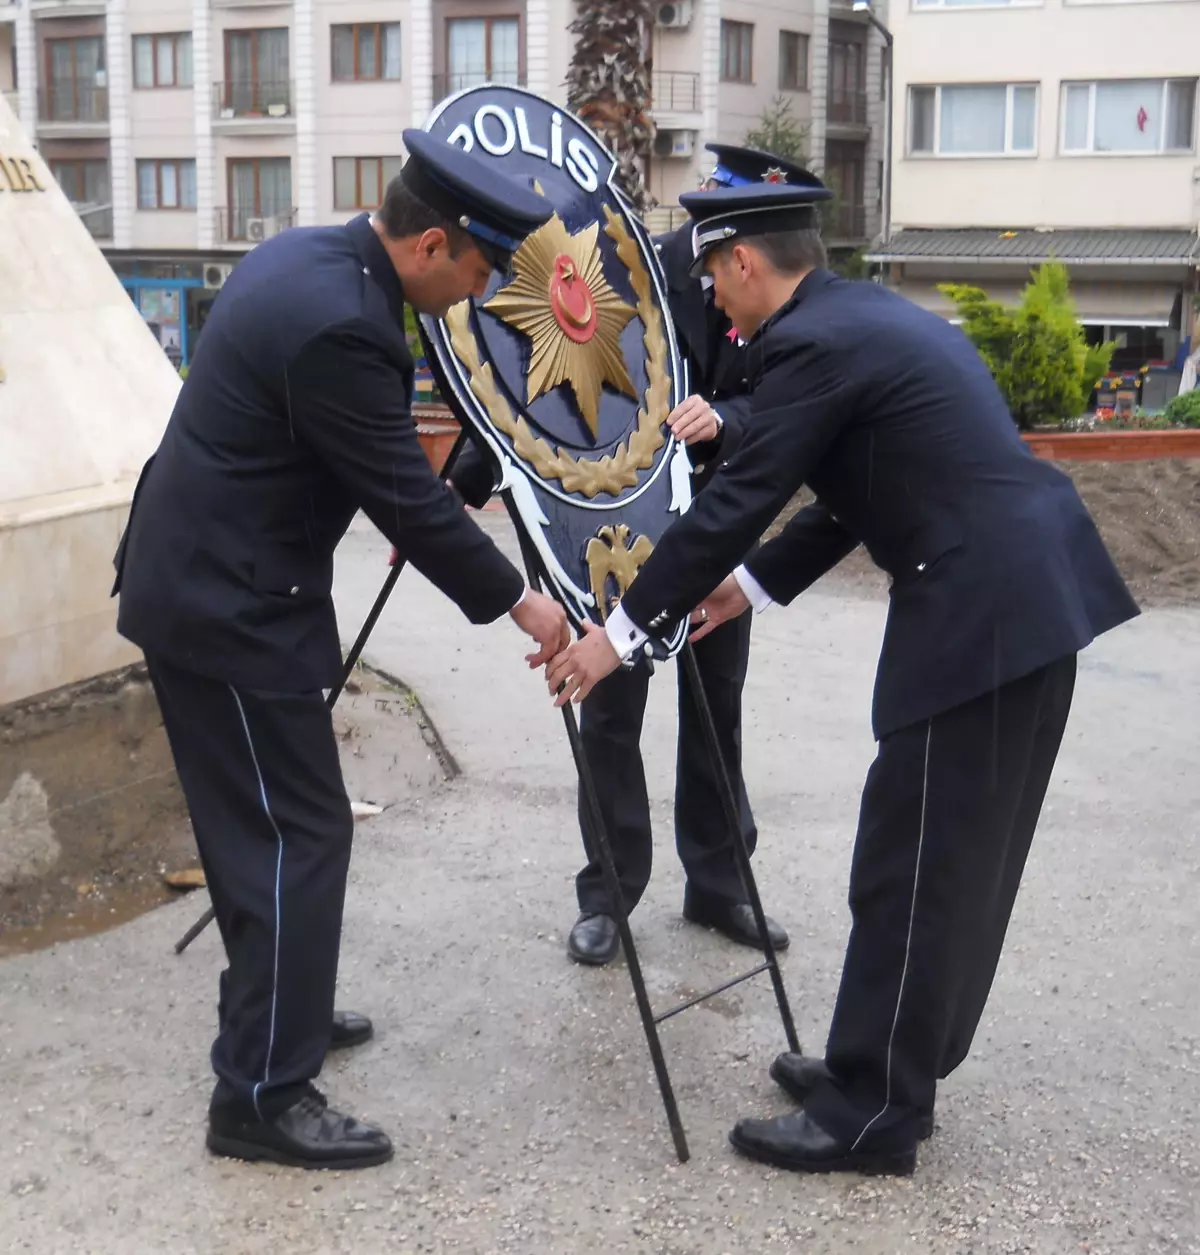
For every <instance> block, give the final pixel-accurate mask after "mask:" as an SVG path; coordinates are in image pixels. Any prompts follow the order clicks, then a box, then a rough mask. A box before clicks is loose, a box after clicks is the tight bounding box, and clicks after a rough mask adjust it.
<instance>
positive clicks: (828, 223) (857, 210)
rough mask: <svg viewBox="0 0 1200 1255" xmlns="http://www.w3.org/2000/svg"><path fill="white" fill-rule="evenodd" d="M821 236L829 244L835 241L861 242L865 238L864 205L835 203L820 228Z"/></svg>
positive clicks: (865, 210)
mask: <svg viewBox="0 0 1200 1255" xmlns="http://www.w3.org/2000/svg"><path fill="white" fill-rule="evenodd" d="M822 231H823V234H824V235H825V237H826V239H828V240H829V241H830V242H831V243H832V242H835V241H843V240H844V241H855V242H858V241H861V240H865V239H866V238H867V207H866V205H847V204H845V203H843V202H842V201H837V202H836V203H835V204H834V205H833V208H832V209H831V210H830V212H829V214H828V216H827V217H826V219H825V222H824V224H823V227H822Z"/></svg>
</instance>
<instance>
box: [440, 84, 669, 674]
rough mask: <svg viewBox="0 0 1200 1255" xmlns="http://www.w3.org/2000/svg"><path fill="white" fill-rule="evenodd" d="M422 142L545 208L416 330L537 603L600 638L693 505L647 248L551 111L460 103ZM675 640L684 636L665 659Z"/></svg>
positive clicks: (574, 131) (521, 98) (662, 299)
mask: <svg viewBox="0 0 1200 1255" xmlns="http://www.w3.org/2000/svg"><path fill="white" fill-rule="evenodd" d="M425 130H426V131H428V132H430V133H431V134H433V135H435V136H438V137H441V138H444V139H445V140H446V142H447V143H450V144H457V145H459V146H460V147H462V148H464V149H465V150H467V151H469V152H471V153H473V154H475V155H476V156H478V157H480V158H482V159H484V160H487V161H495V162H496V163H497V168H498V169H499V170H502V171H503V172H504V173H505V174H506V175H508V176H509V177H515V178H519V179H522V180H527V181H528V182H529V184H530V186H531V187H533V189H534V190H535V191H537V192H538V193H539V194H540V195H542V196H544V197H546V199H547V200H548V201H549V202H550V203H551V205H552V206H553V208H554V215H553V217H551V218H550V220H549V221H548V222H547V223H546V224H545V225H544V226H542V227H540V228H539V229H538V230H537V231H535V232H534V233H533V234H532V235H530V236H529V237H528V238H527V239H526V240H525V242H524V243H523V244H522V245H521V247H520V248H519V249H518V251H517V252H516V254H515V255H514V256H513V260H512V265H511V267H510V272H509V274H507V275H505V276H501V275H499V274H496V275H494V276H493V278H492V280H491V282H490V284H489V286H488V289H487V292H486V293H485V295H484V296H483V298H482V299H480V300H467V301H464V302H463V303H461V304H460V305H457V306H455V307H454V308H453V309H452V310H450V312H449V313H448V314H447V315H446V317H445V318H444V319H433V318H429V317H423V318H422V319H421V329H422V336H423V338H424V341H425V345H426V349H427V351H428V355H429V361H430V365H431V366H432V368H433V370H434V373H435V375H436V376H437V378H438V383H439V386H440V388H441V390H442V392H443V395H444V396H446V398H447V400H448V401H449V402H450V404H451V405H452V407H453V409H454V410H455V412H456V413H457V415H458V417H459V419H460V421H464V422H465V423H466V424H468V425H469V430H470V432H471V435H472V437H473V439H474V441H475V443H476V446H477V447H478V448H479V449H480V450H481V451H482V452H483V453H484V455H485V456H486V457H487V459H488V462H489V464H490V465H491V468H492V471H493V475H494V480H493V482H494V483H495V484H496V485H497V487H498V489H499V490H500V491H501V492H502V493H503V496H504V500H505V502H506V504H507V506H508V508H509V511H510V512H511V513H512V514H513V515H514V516H515V521H516V522H517V525H518V528H519V530H520V531H521V532H522V534H523V535H524V536H526V537H527V538H528V540H529V541H530V542H531V544H532V547H533V549H534V550H535V551H536V555H537V561H538V564H539V567H540V572H539V573H540V575H541V576H542V577H543V579H544V580H545V582H546V585H547V587H548V589H549V590H550V591H552V592H553V594H554V595H555V596H556V597H557V599H558V600H559V601H560V602H561V603H562V605H563V606H564V607H565V608H566V610H567V613H568V615H569V616H570V618H571V620H572V622H573V623H574V624H575V626H576V628H579V627H581V626H582V624H583V623H585V622H587V621H588V620H591V621H592V622H595V623H603V622H604V620H605V619H606V618H607V617H608V614H609V612H610V610H611V609H612V607H613V605H614V604H615V603H616V601H617V600H618V599H619V598H620V596H621V594H622V593H623V592H624V591H625V589H626V588H628V586H629V584H630V583H631V582H632V580H633V577H634V576H635V575H636V574H637V571H638V568H639V567H640V566H641V565H642V563H643V562H645V560H646V558H647V556H648V555H649V554H650V552H651V551H652V549H653V547H654V544H655V542H656V541H657V540H658V538H659V537H660V536H661V535H662V533H663V532H664V531H665V530H666V528H667V527H668V526H669V525H670V523H671V522H672V520H673V519H675V518H676V517H678V515H679V514H680V513H681V512H683V511H684V510H686V509H687V508H688V506H689V505H690V503H691V480H690V470H691V467H690V464H689V461H688V456H687V453H686V451H685V449H684V448H683V446H682V445H681V444H679V442H677V441H676V440H675V439H674V437H673V436H672V434H671V431H670V429H669V428H668V427H667V425H666V419H667V415H668V414H670V412H671V410H672V409H673V408H674V406H675V405H677V404H678V403H679V402H680V401H681V400H683V398H684V397H685V396H686V395H687V380H686V377H685V367H684V365H683V364H682V361H681V358H680V354H679V349H678V346H677V343H676V340H675V332H674V328H673V327H672V324H671V318H670V314H669V313H668V310H667V302H666V290H665V283H664V278H663V274H662V270H661V267H660V266H659V262H658V257H657V254H656V252H655V249H654V245H653V243H652V242H651V240H650V238H649V236H648V234H647V232H646V229H645V227H644V226H643V225H642V223H641V222H640V221H639V220H638V219H637V217H636V216H635V214H634V213H633V211H632V208H631V206H630V204H629V202H628V200H627V199H626V198H625V196H624V195H623V194H622V192H621V191H620V189H619V188H618V187H617V186H616V184H615V174H616V171H617V162H616V159H615V158H614V157H613V155H612V154H611V153H610V152H609V150H608V149H607V148H606V147H605V146H604V145H603V144H602V143H601V142H600V141H599V140H598V139H597V138H596V136H595V135H594V134H593V133H592V132H591V131H590V130H589V129H588V128H587V127H586V126H585V125H584V124H583V123H582V122H581V121H579V119H578V118H576V117H574V116H573V115H572V114H570V113H569V112H567V111H566V110H565V109H561V108H559V107H558V106H557V105H555V104H554V103H553V102H552V101H549V100H546V99H544V98H543V97H541V96H538V95H537V94H536V93H533V92H529V91H526V90H524V89H522V88H518V87H506V86H497V85H485V86H481V87H473V88H469V89H467V90H466V91H463V92H460V93H459V94H458V95H455V96H452V97H450V98H449V99H448V100H446V101H444V102H443V103H442V104H441V105H440V106H439V107H438V108H437V109H436V110H435V111H434V113H433V114H432V115H431V117H430V118H429V120H428V121H427V122H426V124H425ZM685 639H686V626H685V625H681V627H680V628H679V629H678V630H677V631H676V633H675V635H674V636H673V637H672V638H671V640H670V641H668V642H667V643H666V646H667V652H668V654H674V653H676V652H677V651H678V650H679V649H680V648H681V647H682V645H683V643H684V641H685Z"/></svg>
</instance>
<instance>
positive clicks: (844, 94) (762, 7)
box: [0, 0, 883, 363]
mask: <svg viewBox="0 0 1200 1255" xmlns="http://www.w3.org/2000/svg"><path fill="white" fill-rule="evenodd" d="M574 16H575V9H574V4H573V3H572V0H291V2H290V3H280V2H279V0H0V91H3V92H4V93H5V95H6V97H7V98H8V99H9V100H10V102H11V103H12V104H13V105H14V107H15V109H16V111H17V113H18V115H19V116H20V117H21V119H22V121H23V122H24V124H25V125H26V127H27V129H28V130H29V131H30V133H31V137H32V138H33V140H34V142H35V143H36V145H37V146H38V148H39V150H40V151H41V153H42V155H43V157H44V158H45V159H46V161H47V163H48V164H49V166H50V168H51V170H52V171H53V172H54V174H55V177H56V178H57V179H58V180H59V182H60V184H61V185H62V187H63V188H64V190H65V191H66V192H67V195H68V196H69V198H70V199H71V200H72V201H73V202H74V203H75V204H76V206H77V208H78V210H79V212H80V214H81V216H82V217H83V219H84V221H85V223H87V225H88V227H89V229H90V230H91V231H92V234H93V235H94V236H95V237H96V239H97V240H98V241H99V242H100V243H101V245H102V247H103V248H104V251H105V253H106V255H107V256H108V257H109V260H110V262H111V263H112V265H113V267H114V269H115V270H116V271H117V273H118V274H119V275H120V276H121V279H122V282H123V283H124V284H125V286H126V288H127V289H128V290H129V291H130V294H131V296H132V297H133V299H134V300H135V301H136V302H137V304H138V306H139V308H140V309H141V310H142V313H143V314H144V316H145V317H146V319H147V321H148V322H149V323H150V324H151V325H152V326H153V327H154V328H155V330H156V332H157V334H158V335H159V337H160V341H161V342H162V343H163V345H164V348H165V349H166V350H167V352H168V353H169V354H170V355H171V356H172V357H173V358H175V359H177V360H178V361H179V362H181V363H186V362H187V360H188V358H189V356H190V350H191V347H192V345H193V344H194V341H195V338H196V336H197V334H198V333H199V330H200V329H201V327H202V325H203V321H204V318H205V316H206V312H207V308H208V306H209V305H210V304H211V302H212V299H213V298H214V296H215V293H216V291H217V290H219V288H220V285H221V283H222V282H223V280H224V278H225V277H227V275H228V273H229V270H230V269H231V268H232V266H233V265H234V264H236V261H237V259H238V257H239V256H241V255H242V254H244V252H245V251H246V250H247V249H248V248H251V247H253V245H254V244H255V243H257V242H258V241H260V240H261V239H264V238H266V237H268V236H270V235H272V234H274V233H276V232H277V231H279V230H282V229H284V228H286V227H288V226H291V225H309V224H327V223H336V222H343V221H346V220H347V219H348V218H350V217H352V216H354V214H356V213H358V212H361V211H362V210H363V209H371V208H374V207H375V206H376V205H378V203H379V200H380V197H381V195H382V189H383V188H384V187H385V186H386V184H387V181H388V180H389V179H390V178H391V177H392V175H393V174H394V173H395V172H396V170H397V169H398V168H399V166H400V164H401V162H402V161H403V146H402V144H401V142H400V136H401V132H402V131H403V130H404V129H405V128H406V127H408V126H414V125H420V124H421V123H422V121H423V120H424V118H425V117H426V116H427V115H428V113H429V111H430V110H431V109H432V108H433V107H434V105H435V104H436V103H437V102H438V101H439V100H441V99H442V98H444V97H445V96H447V95H449V94H451V93H453V92H455V91H458V90H461V89H462V88H464V87H469V86H472V85H474V84H477V83H481V82H488V81H491V82H499V83H515V84H521V85H525V86H528V87H529V88H531V89H532V90H534V91H537V92H539V93H542V94H544V95H547V96H549V97H551V98H555V99H558V100H561V101H563V102H564V103H565V99H566V89H565V85H564V83H565V78H566V70H567V66H568V64H569V61H570V57H571V50H572V38H573V37H572V35H571V33H570V30H569V26H570V23H571V22H572V20H573V18H574ZM648 37H649V42H650V48H651V55H652V57H653V73H652V83H653V96H654V99H653V110H652V112H653V118H654V122H655V126H656V131H657V134H656V139H655V149H654V156H653V159H652V162H651V168H650V171H649V183H650V188H651V191H652V193H653V194H654V196H655V197H656V198H657V199H658V200H659V201H660V203H661V205H662V206H663V211H662V212H660V213H659V214H658V215H657V216H656V224H657V225H659V226H666V225H668V224H670V223H671V222H672V221H675V220H678V218H679V216H680V211H679V210H678V208H677V205H678V201H677V198H678V196H679V193H680V192H681V191H685V190H689V189H691V188H694V187H695V186H696V185H697V184H698V182H699V181H700V179H701V178H702V177H703V175H704V174H705V173H707V170H708V169H710V168H711V160H712V159H711V155H710V154H708V153H706V152H705V151H704V144H705V143H706V142H709V141H726V142H734V143H736V142H740V141H741V140H742V138H743V137H744V135H745V133H746V131H747V130H748V129H750V128H751V127H753V126H754V125H756V123H757V122H758V121H759V118H760V116H761V114H762V112H763V109H764V108H765V107H767V106H769V105H770V104H771V103H772V102H773V101H776V100H778V99H782V100H784V101H786V102H788V105H789V108H790V112H791V115H792V117H793V118H794V119H795V120H796V121H797V122H798V123H799V124H800V125H802V126H804V127H806V128H807V129H808V142H809V152H810V154H812V159H813V161H814V164H815V165H817V166H818V167H819V168H822V169H823V170H826V171H827V172H828V174H829V177H830V178H831V179H832V180H833V181H834V182H835V184H836V185H837V187H838V190H839V193H840V198H839V202H838V208H837V214H836V221H835V223H834V224H833V230H832V236H833V238H834V241H835V243H838V244H841V245H844V246H847V247H853V246H856V245H859V244H863V243H865V242H866V241H867V240H868V239H869V238H870V236H871V235H872V234H873V232H874V231H875V229H876V227H877V222H878V205H879V198H880V188H881V178H882V170H881V162H880V150H881V132H882V119H883V104H882V96H883V93H882V90H881V83H882V77H881V54H880V47H879V40H878V37H877V36H876V35H875V34H874V32H873V31H872V30H871V28H870V27H869V26H868V25H866V23H865V22H864V21H863V20H862V17H861V15H859V14H856V13H853V12H852V10H851V7H850V4H849V3H848V2H846V3H843V2H842V0H670V2H666V0H664V2H662V3H659V4H657V5H656V22H655V24H654V28H653V30H652V31H651V32H648ZM673 206H674V207H675V212H674V214H672V213H671V212H670V211H671V209H672V207H673Z"/></svg>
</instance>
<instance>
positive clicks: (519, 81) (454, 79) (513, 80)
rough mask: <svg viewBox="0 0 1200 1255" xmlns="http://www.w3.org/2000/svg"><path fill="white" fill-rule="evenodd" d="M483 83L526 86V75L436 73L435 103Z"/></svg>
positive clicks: (434, 81)
mask: <svg viewBox="0 0 1200 1255" xmlns="http://www.w3.org/2000/svg"><path fill="white" fill-rule="evenodd" d="M483 83H496V84H499V85H500V86H503V87H524V86H525V85H526V84H525V75H524V74H513V73H512V72H511V71H504V72H502V73H499V74H496V75H495V77H493V78H488V77H487V75H486V74H476V73H466V74H446V73H443V74H435V75H434V76H433V103H434V104H435V105H437V104H441V102H442V101H443V100H445V99H446V97H447V96H453V95H454V94H455V93H456V92H461V91H466V89H467V88H468V87H479V86H481V85H482V84H483Z"/></svg>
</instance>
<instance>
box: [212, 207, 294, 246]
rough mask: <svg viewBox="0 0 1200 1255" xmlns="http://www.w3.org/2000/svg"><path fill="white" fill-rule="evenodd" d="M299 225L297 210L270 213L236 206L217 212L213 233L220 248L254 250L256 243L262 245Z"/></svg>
mask: <svg viewBox="0 0 1200 1255" xmlns="http://www.w3.org/2000/svg"><path fill="white" fill-rule="evenodd" d="M295 225H296V210H295V209H287V210H284V211H283V212H282V213H269V212H264V211H263V210H261V209H253V208H251V209H244V208H241V207H239V206H235V207H234V208H232V209H224V208H222V209H218V210H217V211H216V224H215V226H214V228H213V231H214V236H215V239H216V244H217V246H218V247H221V246H222V245H228V246H230V247H233V248H253V247H254V245H255V244H261V243H262V242H263V240H269V239H270V238H271V236H273V235H278V234H279V233H280V231H286V230H287V229H288V227H292V226H295Z"/></svg>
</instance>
